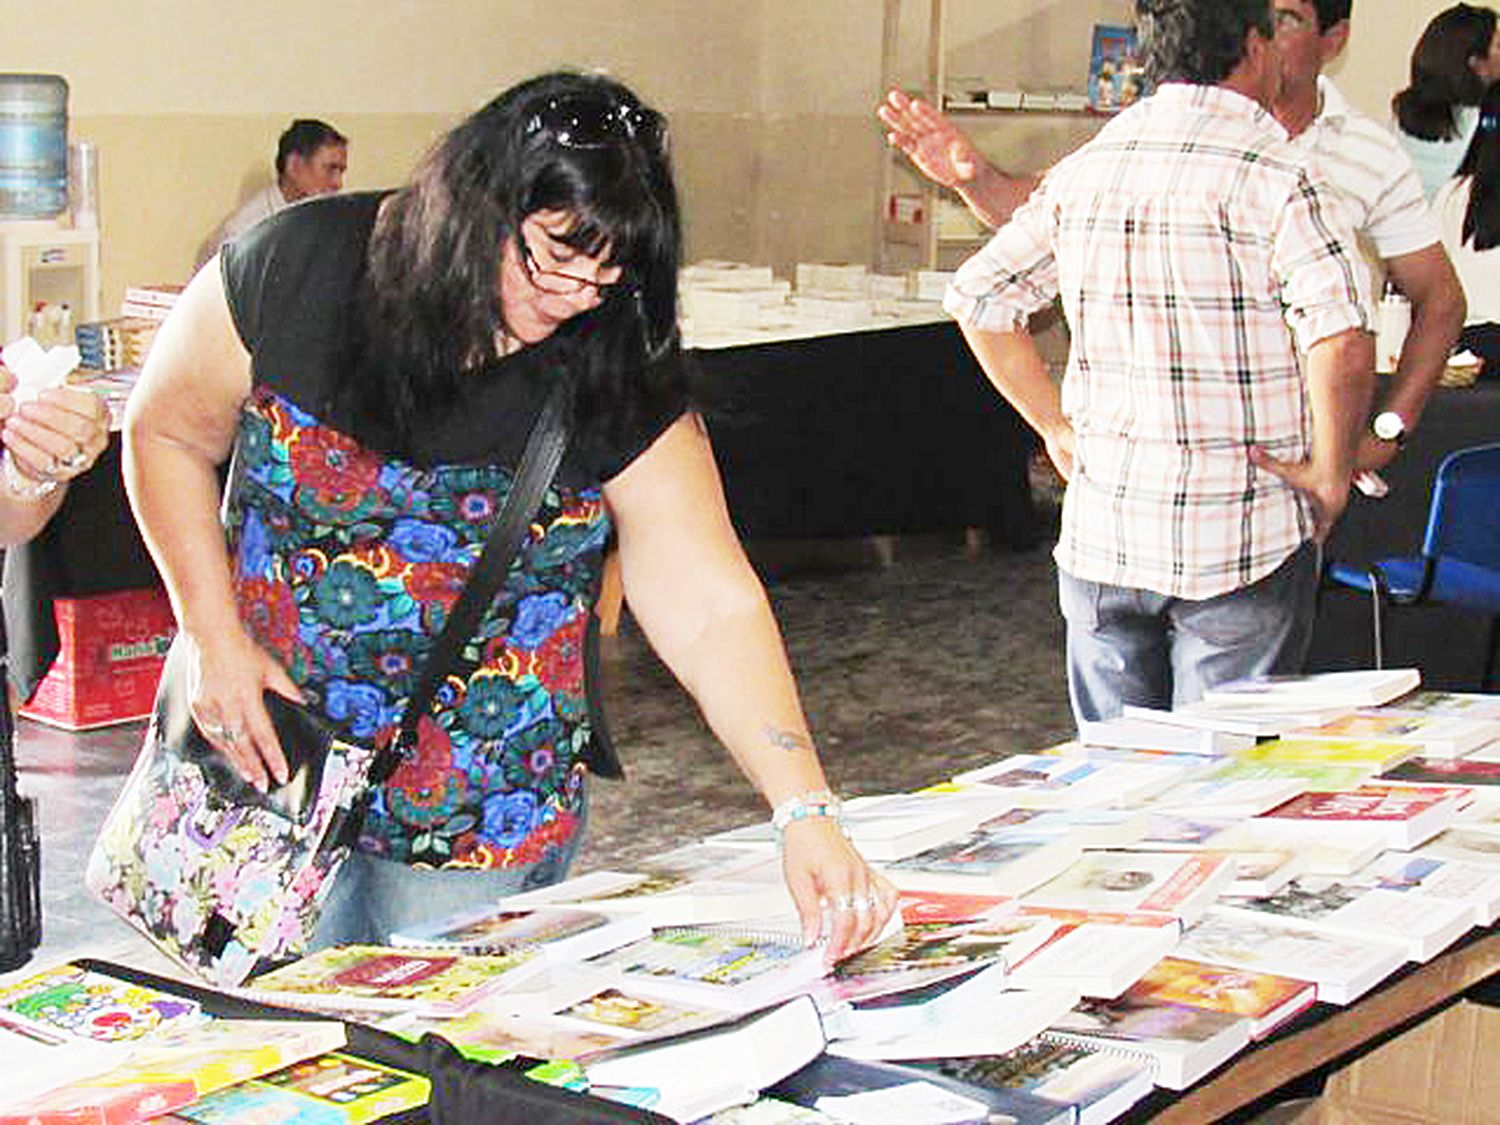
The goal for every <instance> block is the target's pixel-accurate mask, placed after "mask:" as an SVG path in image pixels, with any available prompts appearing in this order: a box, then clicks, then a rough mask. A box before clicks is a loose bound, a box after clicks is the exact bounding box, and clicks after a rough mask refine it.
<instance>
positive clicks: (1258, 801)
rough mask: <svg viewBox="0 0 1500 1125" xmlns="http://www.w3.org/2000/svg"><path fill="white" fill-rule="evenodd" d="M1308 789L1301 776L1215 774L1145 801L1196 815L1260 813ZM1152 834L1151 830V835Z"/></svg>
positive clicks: (1162, 808)
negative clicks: (1227, 775) (1231, 775)
mask: <svg viewBox="0 0 1500 1125" xmlns="http://www.w3.org/2000/svg"><path fill="white" fill-rule="evenodd" d="M1306 791H1307V783H1306V781H1304V780H1303V779H1302V778H1300V777H1216V778H1201V779H1197V780H1193V781H1184V782H1183V783H1182V784H1180V785H1174V786H1172V788H1170V789H1168V790H1166V791H1165V792H1163V793H1160V794H1158V795H1157V796H1155V797H1152V798H1150V799H1149V800H1148V801H1147V802H1146V807H1147V808H1148V809H1150V810H1152V811H1153V812H1170V811H1174V810H1176V811H1186V812H1190V813H1191V814H1192V816H1193V817H1194V818H1197V819H1203V820H1209V819H1212V818H1215V817H1223V818H1239V817H1247V816H1258V815H1259V814H1261V813H1263V812H1267V811H1269V810H1270V809H1274V808H1275V807H1276V806H1277V805H1281V804H1285V803H1286V802H1287V801H1290V800H1291V799H1292V798H1293V797H1296V796H1299V795H1300V794H1302V793H1304V792H1306ZM1147 838H1149V834H1148V837H1147Z"/></svg>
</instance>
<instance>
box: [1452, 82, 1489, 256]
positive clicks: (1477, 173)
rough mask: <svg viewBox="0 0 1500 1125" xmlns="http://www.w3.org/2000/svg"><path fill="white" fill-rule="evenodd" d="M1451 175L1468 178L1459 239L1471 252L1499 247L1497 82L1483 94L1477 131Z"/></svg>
mask: <svg viewBox="0 0 1500 1125" xmlns="http://www.w3.org/2000/svg"><path fill="white" fill-rule="evenodd" d="M1454 174H1455V175H1457V176H1467V177H1468V178H1469V206H1468V210H1466V211H1465V212H1464V234H1463V240H1464V241H1465V242H1469V243H1472V244H1473V246H1474V249H1475V250H1493V249H1494V248H1495V247H1496V246H1500V82H1497V83H1495V84H1494V85H1492V86H1491V87H1490V88H1489V89H1488V90H1486V91H1485V93H1484V100H1483V101H1481V102H1480V103H1479V128H1477V129H1475V130H1474V139H1473V140H1471V141H1470V142H1469V149H1468V151H1467V152H1465V153H1464V158H1463V161H1462V162H1461V163H1460V164H1459V166H1458V171H1457V172H1456V173H1454Z"/></svg>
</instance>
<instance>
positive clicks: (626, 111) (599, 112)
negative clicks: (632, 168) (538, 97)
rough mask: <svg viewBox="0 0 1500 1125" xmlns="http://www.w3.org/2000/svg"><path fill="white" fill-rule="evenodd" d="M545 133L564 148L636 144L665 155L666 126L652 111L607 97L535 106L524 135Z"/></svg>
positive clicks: (567, 98) (558, 99)
mask: <svg viewBox="0 0 1500 1125" xmlns="http://www.w3.org/2000/svg"><path fill="white" fill-rule="evenodd" d="M537 133H545V134H547V136H548V137H550V138H551V139H552V140H554V141H556V142H557V143H558V144H560V145H562V146H563V147H564V148H612V147H616V146H619V145H627V144H639V145H641V146H642V147H644V148H648V149H653V150H655V151H656V152H658V153H664V152H666V148H667V122H666V119H665V118H664V117H662V115H661V114H659V113H657V112H656V111H655V110H654V109H647V108H646V107H645V106H640V105H626V104H624V103H623V102H619V101H616V100H615V99H614V98H612V97H610V96H608V95H607V94H559V95H557V96H555V97H550V98H547V99H546V100H545V101H543V102H541V103H540V104H539V105H537V106H536V107H535V108H534V109H533V110H532V111H531V113H530V115H529V116H528V117H527V119H526V135H527V136H528V137H530V136H534V135H536V134H537Z"/></svg>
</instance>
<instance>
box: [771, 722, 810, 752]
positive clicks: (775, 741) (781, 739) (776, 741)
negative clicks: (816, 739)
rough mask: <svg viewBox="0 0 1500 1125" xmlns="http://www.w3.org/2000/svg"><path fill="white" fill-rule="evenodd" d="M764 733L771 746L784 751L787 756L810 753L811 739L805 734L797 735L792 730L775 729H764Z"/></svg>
mask: <svg viewBox="0 0 1500 1125" xmlns="http://www.w3.org/2000/svg"><path fill="white" fill-rule="evenodd" d="M764 733H765V736H766V740H767V741H768V742H770V743H771V745H772V746H775V747H776V748H777V749H779V750H785V751H786V752H787V753H788V754H796V753H804V754H808V753H811V752H812V748H813V744H812V739H810V738H808V737H807V735H805V734H798V733H797V732H796V731H794V730H777V729H776V728H775V727H766V728H765V731H764Z"/></svg>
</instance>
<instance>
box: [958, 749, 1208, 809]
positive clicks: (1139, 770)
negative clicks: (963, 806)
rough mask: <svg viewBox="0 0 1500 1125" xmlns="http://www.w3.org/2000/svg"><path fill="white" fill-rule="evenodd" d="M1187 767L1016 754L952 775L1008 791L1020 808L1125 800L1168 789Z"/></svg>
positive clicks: (961, 780) (961, 781) (965, 781)
mask: <svg viewBox="0 0 1500 1125" xmlns="http://www.w3.org/2000/svg"><path fill="white" fill-rule="evenodd" d="M1186 772H1187V767H1185V766H1180V765H1166V764H1163V765H1140V764H1136V763H1121V762H1113V761H1107V760H1103V759H1098V758H1084V757H1052V756H1050V755H1047V754H1017V755H1015V756H1013V757H1009V758H1002V759H1001V760H1000V761H998V762H992V763H991V764H989V765H987V766H983V767H981V768H980V769H976V770H969V771H967V772H965V773H961V774H959V775H957V776H956V777H955V778H954V779H953V780H954V781H956V782H958V783H959V784H960V785H967V786H985V787H988V788H990V789H993V790H996V791H998V792H1001V793H1005V794H1007V795H1008V796H1009V797H1010V798H1011V800H1012V801H1013V802H1014V804H1015V805H1016V806H1017V807H1019V808H1053V809H1056V808H1082V807H1086V806H1100V805H1116V804H1126V803H1129V802H1130V801H1133V800H1138V799H1140V798H1142V797H1145V796H1147V795H1149V794H1151V793H1155V792H1158V791H1160V790H1162V789H1165V788H1167V787H1168V786H1169V785H1171V784H1173V783H1174V782H1176V781H1178V780H1180V779H1181V778H1182V777H1183V776H1184V775H1185V774H1186Z"/></svg>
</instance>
